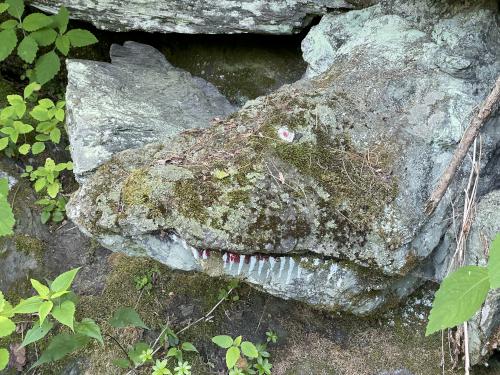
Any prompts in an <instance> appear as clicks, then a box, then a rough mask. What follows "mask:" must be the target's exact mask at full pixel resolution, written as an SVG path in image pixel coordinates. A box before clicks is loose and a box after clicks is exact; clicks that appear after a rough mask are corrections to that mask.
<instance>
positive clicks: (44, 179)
mask: <svg viewBox="0 0 500 375" xmlns="http://www.w3.org/2000/svg"><path fill="white" fill-rule="evenodd" d="M65 170H67V171H72V170H73V163H72V162H70V161H69V162H67V163H57V164H56V163H55V161H54V160H52V159H51V158H47V159H46V160H45V165H44V166H43V167H38V168H37V169H34V168H33V167H32V166H30V165H28V166H27V167H26V170H25V173H23V174H22V175H21V176H22V177H29V178H30V181H32V182H34V184H33V187H34V188H35V191H36V192H37V193H40V192H47V194H48V195H49V197H50V198H52V199H54V198H56V197H57V194H59V192H60V190H61V182H60V181H59V175H60V174H61V172H62V171H65Z"/></svg>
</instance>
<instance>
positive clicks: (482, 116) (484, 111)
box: [426, 76, 500, 215]
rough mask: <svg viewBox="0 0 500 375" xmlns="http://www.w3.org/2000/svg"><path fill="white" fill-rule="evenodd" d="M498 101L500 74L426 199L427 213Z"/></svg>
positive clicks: (440, 197) (449, 180)
mask: <svg viewBox="0 0 500 375" xmlns="http://www.w3.org/2000/svg"><path fill="white" fill-rule="evenodd" d="M499 101H500V76H499V77H498V78H497V80H496V83H495V87H494V88H493V90H492V91H491V93H490V94H489V95H488V97H487V98H486V100H485V101H484V102H483V104H482V105H481V108H480V109H479V112H478V113H477V115H476V116H474V117H473V118H472V121H471V123H470V125H469V127H468V128H467V130H466V131H465V133H464V135H463V137H462V139H461V140H460V143H459V144H458V147H457V149H456V150H455V153H454V154H453V157H452V158H451V161H450V163H449V164H448V167H447V168H446V170H445V171H444V173H443V174H442V176H441V179H440V180H439V182H438V184H437V186H436V188H435V189H434V191H433V192H432V194H431V196H430V198H429V200H428V201H427V205H426V212H427V214H428V215H430V214H432V213H433V212H434V210H435V209H436V207H437V206H438V204H439V202H440V201H441V199H442V198H443V196H444V194H445V193H446V190H447V189H448V186H449V185H450V183H451V180H453V177H455V174H456V173H457V170H458V168H459V167H460V165H461V164H462V161H463V160H464V158H465V156H466V155H467V151H468V150H469V148H470V146H471V145H472V142H474V140H475V139H476V137H477V135H478V134H479V130H480V129H481V127H482V126H483V125H484V124H485V122H486V121H487V120H488V118H489V117H490V115H491V113H492V112H493V110H494V109H495V107H496V105H497V104H498V102H499Z"/></svg>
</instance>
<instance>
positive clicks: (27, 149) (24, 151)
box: [17, 143, 31, 155]
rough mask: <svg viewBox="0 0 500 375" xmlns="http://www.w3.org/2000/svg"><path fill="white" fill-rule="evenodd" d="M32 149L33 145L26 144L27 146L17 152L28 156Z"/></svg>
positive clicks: (24, 145)
mask: <svg viewBox="0 0 500 375" xmlns="http://www.w3.org/2000/svg"><path fill="white" fill-rule="evenodd" d="M30 149H31V145H30V144H28V143H25V144H23V145H21V146H19V148H18V149H17V151H19V153H20V154H21V155H27V154H28V152H30Z"/></svg>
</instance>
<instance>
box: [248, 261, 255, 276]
mask: <svg viewBox="0 0 500 375" xmlns="http://www.w3.org/2000/svg"><path fill="white" fill-rule="evenodd" d="M256 262H257V259H256V257H255V256H251V257H250V267H249V268H248V274H249V275H250V274H251V273H252V271H253V269H254V268H255V263H256Z"/></svg>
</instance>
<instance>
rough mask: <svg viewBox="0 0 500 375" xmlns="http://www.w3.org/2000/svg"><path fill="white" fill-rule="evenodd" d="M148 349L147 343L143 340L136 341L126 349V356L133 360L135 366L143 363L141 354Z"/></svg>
mask: <svg viewBox="0 0 500 375" xmlns="http://www.w3.org/2000/svg"><path fill="white" fill-rule="evenodd" d="M148 349H151V348H150V346H149V345H148V344H146V343H145V342H138V343H136V344H135V345H134V347H133V348H132V349H130V350H129V351H128V356H129V358H130V359H131V360H132V361H133V362H134V365H136V366H137V365H140V364H142V363H143V361H142V359H141V354H142V353H143V352H145V351H147V350H148Z"/></svg>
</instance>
